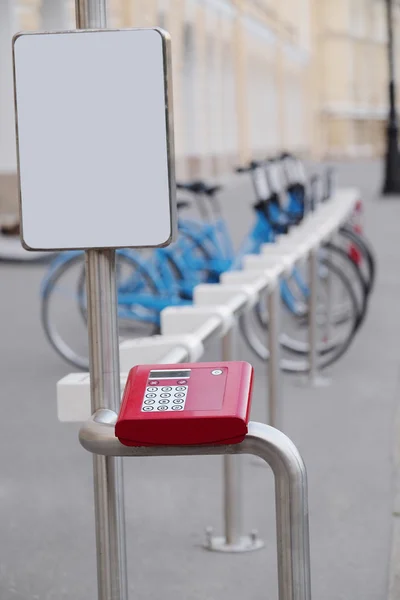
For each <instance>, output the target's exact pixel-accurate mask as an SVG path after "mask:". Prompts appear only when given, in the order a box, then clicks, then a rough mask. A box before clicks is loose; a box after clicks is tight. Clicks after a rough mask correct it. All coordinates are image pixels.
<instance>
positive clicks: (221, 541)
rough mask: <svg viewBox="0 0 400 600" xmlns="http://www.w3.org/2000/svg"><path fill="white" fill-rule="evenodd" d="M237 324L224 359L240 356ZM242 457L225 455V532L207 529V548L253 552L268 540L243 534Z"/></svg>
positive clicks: (224, 348)
mask: <svg viewBox="0 0 400 600" xmlns="http://www.w3.org/2000/svg"><path fill="white" fill-rule="evenodd" d="M236 344H237V324H236V323H235V324H234V325H233V326H232V327H231V328H230V329H229V331H228V332H227V333H226V334H225V335H224V336H223V338H222V360H223V361H230V360H235V358H236ZM241 466H242V465H241V458H240V457H238V456H231V455H229V454H227V455H225V456H224V457H223V485H224V509H223V510H224V535H223V536H213V528H212V527H207V529H206V543H205V547H206V548H207V550H212V551H214V552H249V551H251V550H259V549H260V548H262V547H263V546H264V542H263V541H262V540H260V539H259V538H258V535H257V532H256V531H255V530H254V531H252V532H251V533H250V535H242V531H243V529H242V489H241V483H240V482H241V481H242V477H241V470H242V469H241Z"/></svg>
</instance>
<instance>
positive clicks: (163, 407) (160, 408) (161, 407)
mask: <svg viewBox="0 0 400 600" xmlns="http://www.w3.org/2000/svg"><path fill="white" fill-rule="evenodd" d="M157 410H168V406H158V407H157Z"/></svg>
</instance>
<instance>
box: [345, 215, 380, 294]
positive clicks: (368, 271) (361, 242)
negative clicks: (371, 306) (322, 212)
mask: <svg viewBox="0 0 400 600" xmlns="http://www.w3.org/2000/svg"><path fill="white" fill-rule="evenodd" d="M340 239H342V243H343V244H344V247H345V249H346V251H347V252H349V242H350V243H351V245H353V246H354V247H355V249H356V250H357V252H358V253H359V255H360V256H361V261H359V262H360V265H359V266H360V269H361V271H362V272H363V275H364V278H365V281H366V283H367V285H368V293H371V292H372V290H373V288H374V285H375V280H376V259H375V255H374V252H373V250H372V248H371V245H370V243H369V242H368V241H367V240H366V238H365V236H364V235H360V234H359V233H357V232H355V231H354V229H353V228H352V227H350V226H348V225H345V226H343V227H341V228H340V229H339V231H338V240H340ZM350 257H352V255H351V253H350ZM353 261H356V258H355V257H353Z"/></svg>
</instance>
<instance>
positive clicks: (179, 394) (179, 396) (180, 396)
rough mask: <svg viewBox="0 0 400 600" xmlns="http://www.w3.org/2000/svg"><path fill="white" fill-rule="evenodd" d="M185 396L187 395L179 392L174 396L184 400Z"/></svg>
mask: <svg viewBox="0 0 400 600" xmlns="http://www.w3.org/2000/svg"><path fill="white" fill-rule="evenodd" d="M184 395H185V394H184V393H183V392H178V393H177V394H174V396H175V398H183V397H184Z"/></svg>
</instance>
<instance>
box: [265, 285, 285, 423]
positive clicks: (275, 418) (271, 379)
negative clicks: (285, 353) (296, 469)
mask: <svg viewBox="0 0 400 600" xmlns="http://www.w3.org/2000/svg"><path fill="white" fill-rule="evenodd" d="M267 308H268V315H269V319H268V348H269V359H268V362H267V369H268V424H269V425H271V426H272V427H276V428H278V429H280V428H281V427H282V421H283V419H282V399H281V368H280V344H279V333H280V311H281V294H280V286H279V279H276V280H275V281H273V282H271V284H270V287H269V289H268V296H267Z"/></svg>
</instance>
